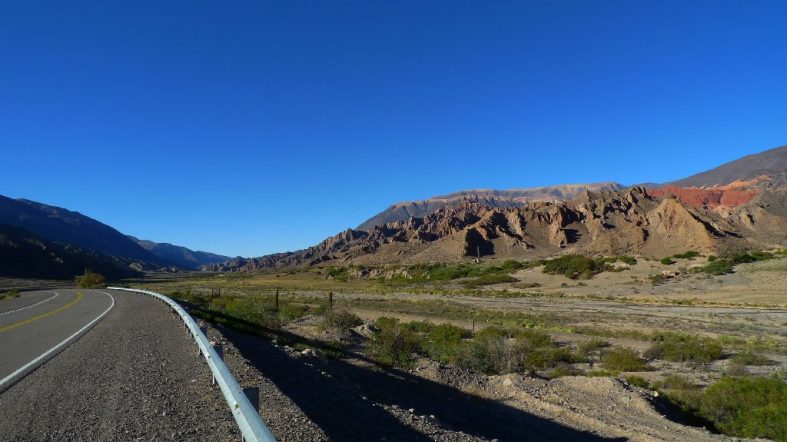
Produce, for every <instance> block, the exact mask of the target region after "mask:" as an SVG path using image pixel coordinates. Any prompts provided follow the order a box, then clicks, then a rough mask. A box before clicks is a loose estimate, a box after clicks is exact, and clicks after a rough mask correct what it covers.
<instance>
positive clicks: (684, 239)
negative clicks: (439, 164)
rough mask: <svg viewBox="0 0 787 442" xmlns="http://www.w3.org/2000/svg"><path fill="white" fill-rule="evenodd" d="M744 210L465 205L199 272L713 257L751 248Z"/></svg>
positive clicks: (648, 200)
mask: <svg viewBox="0 0 787 442" xmlns="http://www.w3.org/2000/svg"><path fill="white" fill-rule="evenodd" d="M741 207H743V206H741ZM746 207H748V209H747V210H750V211H751V212H750V213H749V212H746V213H745V214H742V213H743V212H735V213H736V216H737V218H736V217H732V216H729V219H728V218H725V217H724V216H722V214H719V213H717V212H715V211H712V210H707V209H696V208H694V207H692V206H691V205H688V204H685V203H684V202H682V201H681V200H680V199H678V198H676V197H675V196H674V195H672V194H661V195H658V196H657V195H653V194H652V193H650V192H649V191H647V190H646V189H645V188H642V187H635V188H632V189H629V190H627V191H602V192H591V191H585V192H583V193H582V194H580V195H579V196H578V197H577V198H576V199H573V200H571V201H565V202H546V201H537V202H532V203H530V204H528V205H527V206H525V207H505V208H501V207H490V206H486V205H483V204H478V203H473V202H466V203H463V204H461V205H456V206H447V207H444V208H442V209H438V210H436V211H434V212H432V213H430V214H428V215H426V216H424V217H411V218H409V219H407V220H401V221H394V222H389V223H386V224H383V225H379V226H374V227H372V228H370V229H369V230H367V231H362V230H353V229H348V230H346V231H344V232H342V233H339V234H338V235H336V236H333V237H331V238H328V239H326V240H325V241H323V242H321V243H320V244H317V245H315V246H313V247H310V248H308V249H304V250H300V251H297V252H288V253H283V254H277V255H269V256H264V257H261V258H254V259H249V260H241V259H236V260H232V261H228V262H226V263H223V264H220V265H214V266H210V267H207V268H206V269H208V270H216V271H248V270H256V269H264V268H280V267H288V266H309V265H315V264H320V263H335V264H341V263H354V264H359V265H363V264H385V263H417V262H435V261H460V260H465V259H469V258H474V257H476V256H479V255H480V256H481V257H485V256H494V257H498V258H517V259H524V258H533V257H545V256H549V255H553V254H557V253H568V252H576V253H583V254H596V255H609V254H622V253H627V254H637V255H645V256H651V257H662V256H665V255H670V254H674V253H679V252H684V251H686V250H690V249H691V250H698V251H701V252H707V253H715V252H717V251H719V250H722V249H729V248H743V247H746V246H747V245H750V243H747V242H746V241H747V240H745V239H744V238H743V237H744V235H742V231H744V230H745V229H748V228H749V227H750V226H752V225H753V224H754V223H757V222H760V221H759V220H760V219H763V217H765V215H763V214H762V213H760V211H758V209H757V208H754V207H749V206H746ZM777 218H778V217H777Z"/></svg>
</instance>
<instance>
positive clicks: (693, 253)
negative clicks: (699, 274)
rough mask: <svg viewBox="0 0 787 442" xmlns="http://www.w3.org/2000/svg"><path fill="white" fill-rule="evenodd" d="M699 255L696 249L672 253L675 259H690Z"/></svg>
mask: <svg viewBox="0 0 787 442" xmlns="http://www.w3.org/2000/svg"><path fill="white" fill-rule="evenodd" d="M698 256H700V252H698V251H696V250H689V251H688V252H684V253H679V254H677V255H672V257H673V258H675V259H691V258H696V257H698Z"/></svg>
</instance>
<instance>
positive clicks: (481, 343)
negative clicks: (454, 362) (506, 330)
mask: <svg viewBox="0 0 787 442" xmlns="http://www.w3.org/2000/svg"><path fill="white" fill-rule="evenodd" d="M459 365H460V366H462V367H464V368H467V369H470V370H473V371H476V372H479V373H484V374H506V373H512V372H514V371H516V369H517V361H516V359H515V357H514V354H513V351H512V346H511V345H510V344H509V342H508V339H507V338H506V337H504V336H495V335H493V334H491V333H490V334H485V335H480V336H478V335H477V336H476V337H475V338H473V340H471V341H470V342H468V344H467V345H465V346H463V347H462V352H461V354H460V356H459Z"/></svg>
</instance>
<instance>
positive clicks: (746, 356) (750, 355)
mask: <svg viewBox="0 0 787 442" xmlns="http://www.w3.org/2000/svg"><path fill="white" fill-rule="evenodd" d="M730 360H731V361H732V363H733V364H736V365H773V364H774V361H772V360H770V359H768V358H766V357H765V356H763V355H761V354H759V353H754V352H752V351H748V350H746V351H742V352H740V353H736V354H735V355H734V356H733V357H732V358H730Z"/></svg>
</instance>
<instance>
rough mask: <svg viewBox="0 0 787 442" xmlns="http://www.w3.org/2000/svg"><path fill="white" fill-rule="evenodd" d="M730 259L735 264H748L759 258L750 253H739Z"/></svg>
mask: <svg viewBox="0 0 787 442" xmlns="http://www.w3.org/2000/svg"><path fill="white" fill-rule="evenodd" d="M730 261H732V263H733V264H746V263H749V262H755V261H757V259H756V258H755V257H753V256H751V255H749V254H748V253H739V254H737V255H734V256H733V257H732V258H730Z"/></svg>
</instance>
